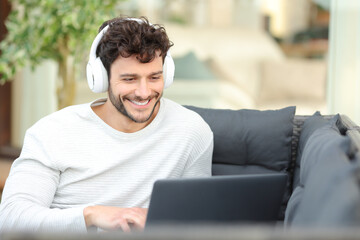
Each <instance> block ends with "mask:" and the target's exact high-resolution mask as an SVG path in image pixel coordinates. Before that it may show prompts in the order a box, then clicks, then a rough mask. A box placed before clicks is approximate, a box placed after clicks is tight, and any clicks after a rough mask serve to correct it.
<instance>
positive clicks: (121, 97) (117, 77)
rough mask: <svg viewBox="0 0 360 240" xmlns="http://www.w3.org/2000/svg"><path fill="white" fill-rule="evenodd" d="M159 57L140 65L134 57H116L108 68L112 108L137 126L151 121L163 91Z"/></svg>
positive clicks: (161, 66)
mask: <svg viewBox="0 0 360 240" xmlns="http://www.w3.org/2000/svg"><path fill="white" fill-rule="evenodd" d="M162 69H163V65H162V57H160V56H159V55H158V54H157V55H156V57H155V58H154V60H153V61H151V62H149V63H140V62H139V61H138V60H137V59H136V56H135V55H132V56H130V57H128V58H123V57H121V56H119V57H118V58H117V59H116V60H115V61H114V62H113V64H112V65H111V67H110V71H111V78H110V86H109V98H110V101H111V103H112V104H113V106H114V107H115V108H116V109H117V110H118V111H119V112H120V113H122V114H123V115H124V116H126V117H128V118H129V119H131V120H132V121H134V122H136V123H145V122H147V121H149V120H150V118H151V117H152V115H153V113H154V111H155V108H156V105H157V103H158V101H159V100H160V98H161V96H162V92H163V88H164V79H163V74H162V73H163V71H162Z"/></svg>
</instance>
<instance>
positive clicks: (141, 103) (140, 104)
mask: <svg viewBox="0 0 360 240" xmlns="http://www.w3.org/2000/svg"><path fill="white" fill-rule="evenodd" d="M130 101H131V102H132V103H133V104H136V105H139V106H144V105H146V104H148V102H149V101H150V100H147V101H146V102H136V101H134V100H130Z"/></svg>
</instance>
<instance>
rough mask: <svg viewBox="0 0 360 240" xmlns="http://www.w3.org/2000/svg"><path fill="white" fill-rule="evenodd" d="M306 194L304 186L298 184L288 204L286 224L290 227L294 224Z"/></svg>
mask: <svg viewBox="0 0 360 240" xmlns="http://www.w3.org/2000/svg"><path fill="white" fill-rule="evenodd" d="M303 194H304V187H303V186H298V187H297V188H295V190H294V191H293V193H292V194H291V197H290V200H289V202H288V204H287V206H286V211H285V220H284V225H285V227H288V226H290V225H291V224H292V222H293V220H294V217H295V214H296V213H297V211H298V208H299V205H300V202H301V199H302V196H303Z"/></svg>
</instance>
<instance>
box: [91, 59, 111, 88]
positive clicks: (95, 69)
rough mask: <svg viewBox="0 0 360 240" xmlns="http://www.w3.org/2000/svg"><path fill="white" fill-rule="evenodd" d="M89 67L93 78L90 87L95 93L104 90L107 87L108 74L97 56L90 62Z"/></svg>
mask: <svg viewBox="0 0 360 240" xmlns="http://www.w3.org/2000/svg"><path fill="white" fill-rule="evenodd" d="M91 67H92V74H93V78H94V80H93V83H94V84H93V88H91V87H90V89H91V90H92V91H93V92H95V93H102V92H106V91H107V90H108V87H109V82H108V75H107V71H106V69H105V67H104V65H103V63H102V62H101V60H100V58H99V57H97V58H96V59H95V61H93V62H92V63H91ZM89 86H90V85H89Z"/></svg>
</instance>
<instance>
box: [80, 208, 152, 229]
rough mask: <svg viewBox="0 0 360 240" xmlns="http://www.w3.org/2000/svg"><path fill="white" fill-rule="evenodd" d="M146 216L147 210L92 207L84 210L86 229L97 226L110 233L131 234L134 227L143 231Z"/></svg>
mask: <svg viewBox="0 0 360 240" xmlns="http://www.w3.org/2000/svg"><path fill="white" fill-rule="evenodd" d="M146 215H147V209H146V208H119V207H108V206H90V207H86V208H85V209H84V218H85V223H86V227H91V226H96V227H98V228H101V229H103V230H108V231H113V230H118V229H121V230H123V231H124V232H130V231H131V228H132V227H134V228H135V229H137V230H143V229H144V227H145V221H146Z"/></svg>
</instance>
